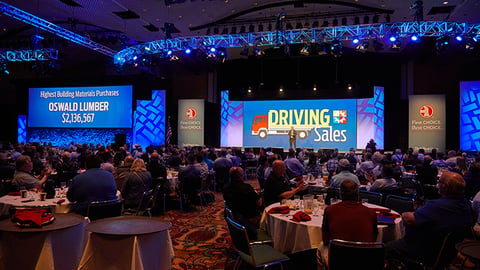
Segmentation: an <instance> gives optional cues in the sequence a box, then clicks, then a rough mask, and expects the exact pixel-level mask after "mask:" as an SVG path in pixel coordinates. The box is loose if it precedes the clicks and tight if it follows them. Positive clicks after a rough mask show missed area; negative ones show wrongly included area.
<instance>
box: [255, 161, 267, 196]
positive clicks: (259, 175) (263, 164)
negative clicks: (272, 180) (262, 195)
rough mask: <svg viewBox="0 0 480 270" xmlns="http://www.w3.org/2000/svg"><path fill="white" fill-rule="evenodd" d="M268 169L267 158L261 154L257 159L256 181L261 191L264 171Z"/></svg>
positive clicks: (263, 186)
mask: <svg viewBox="0 0 480 270" xmlns="http://www.w3.org/2000/svg"><path fill="white" fill-rule="evenodd" d="M267 168H268V162H267V156H266V155H265V154H261V155H260V156H259V157H258V167H257V173H256V174H257V180H258V184H259V185H260V188H261V189H264V188H265V179H266V178H265V170H266V169H267Z"/></svg>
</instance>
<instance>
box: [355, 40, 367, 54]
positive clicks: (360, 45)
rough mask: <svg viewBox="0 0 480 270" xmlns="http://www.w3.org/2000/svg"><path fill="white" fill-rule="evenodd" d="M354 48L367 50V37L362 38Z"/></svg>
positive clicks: (360, 50)
mask: <svg viewBox="0 0 480 270" xmlns="http://www.w3.org/2000/svg"><path fill="white" fill-rule="evenodd" d="M355 49H356V50H357V51H359V52H366V51H367V50H368V39H365V40H363V41H362V42H360V43H358V44H357V46H355Z"/></svg>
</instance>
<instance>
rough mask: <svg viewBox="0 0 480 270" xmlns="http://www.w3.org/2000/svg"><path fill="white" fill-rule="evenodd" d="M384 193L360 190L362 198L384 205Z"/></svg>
mask: <svg viewBox="0 0 480 270" xmlns="http://www.w3.org/2000/svg"><path fill="white" fill-rule="evenodd" d="M382 197H383V195H382V193H378V192H370V191H366V190H360V199H367V200H368V203H372V204H376V205H382Z"/></svg>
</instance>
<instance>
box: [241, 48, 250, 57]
mask: <svg viewBox="0 0 480 270" xmlns="http://www.w3.org/2000/svg"><path fill="white" fill-rule="evenodd" d="M240 55H241V56H248V47H247V46H245V47H243V49H242V51H241V52H240Z"/></svg>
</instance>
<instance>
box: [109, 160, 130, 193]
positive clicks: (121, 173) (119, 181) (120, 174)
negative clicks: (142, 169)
mask: <svg viewBox="0 0 480 270" xmlns="http://www.w3.org/2000/svg"><path fill="white" fill-rule="evenodd" d="M134 160H135V159H134V158H133V156H131V155H128V156H126V157H125V160H124V161H123V165H122V166H120V167H117V168H116V169H115V170H114V171H113V176H114V177H115V184H116V186H117V187H118V188H122V187H123V183H124V182H125V177H126V176H127V174H128V173H129V172H130V169H131V168H132V164H133V161H134Z"/></svg>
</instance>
